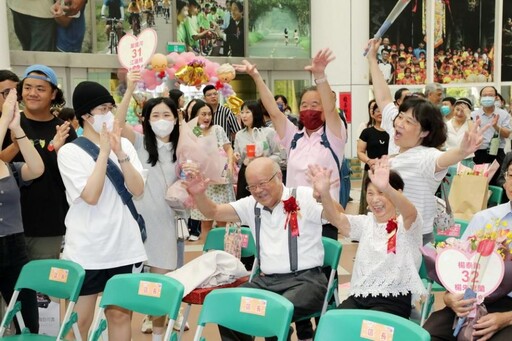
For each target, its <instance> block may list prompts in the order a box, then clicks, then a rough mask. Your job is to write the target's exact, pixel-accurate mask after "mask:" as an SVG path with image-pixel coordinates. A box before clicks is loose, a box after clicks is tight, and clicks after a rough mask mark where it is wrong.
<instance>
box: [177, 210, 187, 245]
mask: <svg viewBox="0 0 512 341" xmlns="http://www.w3.org/2000/svg"><path fill="white" fill-rule="evenodd" d="M174 219H175V223H176V224H175V225H176V239H178V240H187V238H188V237H189V236H190V232H189V231H188V223H187V220H188V219H186V218H183V217H179V216H178V215H176V216H175V218H174Z"/></svg>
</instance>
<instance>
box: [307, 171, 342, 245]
mask: <svg viewBox="0 0 512 341" xmlns="http://www.w3.org/2000/svg"><path fill="white" fill-rule="evenodd" d="M331 173H332V169H327V168H323V167H321V166H318V165H309V166H308V177H309V179H310V181H311V184H312V185H313V191H314V192H313V195H314V196H315V198H317V200H318V199H320V201H321V202H322V206H323V207H324V210H323V212H322V218H323V219H326V220H328V221H329V222H330V223H331V224H333V225H334V226H336V227H337V228H338V230H339V231H340V232H341V234H342V235H343V236H345V237H348V236H349V235H350V222H349V220H348V219H347V216H346V215H345V213H343V208H341V211H340V207H341V206H340V205H339V204H337V202H336V201H335V200H334V199H333V198H332V197H331V194H330V192H329V189H330V187H331Z"/></svg>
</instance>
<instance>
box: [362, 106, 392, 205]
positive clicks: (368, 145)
mask: <svg viewBox="0 0 512 341" xmlns="http://www.w3.org/2000/svg"><path fill="white" fill-rule="evenodd" d="M368 111H369V114H370V118H371V119H370V122H368V123H369V124H368V127H367V128H366V129H364V130H363V131H362V132H361V135H360V136H359V140H358V141H357V158H358V159H359V160H361V162H364V164H365V165H364V173H363V180H362V182H361V183H362V184H364V183H365V179H366V178H367V177H368V171H369V170H370V168H372V167H373V166H374V165H375V162H376V161H377V159H379V158H380V157H381V156H382V155H386V154H387V153H388V144H389V134H388V133H387V132H386V131H385V130H384V129H382V128H381V127H380V124H381V122H382V114H381V112H380V108H379V107H378V106H377V103H376V102H375V100H371V101H370V103H369V104H368ZM367 211H368V210H367V205H366V187H365V186H364V185H362V186H361V198H360V200H359V214H366V213H367Z"/></svg>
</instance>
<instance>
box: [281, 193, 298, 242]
mask: <svg viewBox="0 0 512 341" xmlns="http://www.w3.org/2000/svg"><path fill="white" fill-rule="evenodd" d="M283 206H284V212H285V213H286V222H285V224H284V229H285V230H286V227H287V226H288V225H290V229H291V230H292V236H293V237H297V236H298V235H299V221H298V216H299V217H300V207H299V204H298V203H297V200H296V199H295V197H294V196H291V197H289V198H288V199H286V200H283Z"/></svg>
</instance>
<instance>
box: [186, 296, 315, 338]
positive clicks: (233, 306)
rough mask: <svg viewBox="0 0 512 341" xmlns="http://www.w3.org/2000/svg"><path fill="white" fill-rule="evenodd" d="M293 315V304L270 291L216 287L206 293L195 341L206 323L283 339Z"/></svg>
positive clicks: (255, 334) (250, 333) (286, 334)
mask: <svg viewBox="0 0 512 341" xmlns="http://www.w3.org/2000/svg"><path fill="white" fill-rule="evenodd" d="M292 315H293V304H292V303H291V302H290V301H288V300H287V299H286V298H284V297H283V296H281V295H279V294H276V293H273V292H271V291H268V290H263V289H253V288H226V289H216V290H213V291H212V292H211V293H210V294H209V295H208V296H206V299H205V301H204V304H203V308H202V309H201V313H200V315H199V320H198V323H197V329H196V334H195V336H194V341H200V340H204V339H202V338H201V334H202V332H203V329H204V327H205V325H206V324H207V323H215V324H218V325H221V326H223V327H226V328H229V329H232V330H235V331H237V332H241V333H245V334H248V335H254V336H257V337H271V336H277V339H278V341H286V340H287V338H288V333H289V329H290V323H291V321H292ZM318 340H321V339H318Z"/></svg>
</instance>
